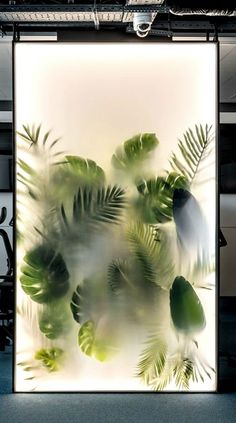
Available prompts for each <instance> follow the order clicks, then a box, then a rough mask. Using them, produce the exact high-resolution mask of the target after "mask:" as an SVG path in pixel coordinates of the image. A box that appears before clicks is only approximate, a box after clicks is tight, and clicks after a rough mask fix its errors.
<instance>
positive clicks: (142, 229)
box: [127, 222, 159, 283]
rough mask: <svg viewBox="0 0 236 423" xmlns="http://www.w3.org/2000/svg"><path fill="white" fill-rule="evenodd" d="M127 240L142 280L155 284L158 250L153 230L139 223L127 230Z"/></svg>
mask: <svg viewBox="0 0 236 423" xmlns="http://www.w3.org/2000/svg"><path fill="white" fill-rule="evenodd" d="M127 238H128V241H129V245H130V250H131V251H132V253H133V254H134V256H135V257H136V259H137V261H138V263H139V265H140V267H141V269H142V273H143V275H144V278H145V279H146V281H149V282H151V283H156V278H157V271H156V258H157V255H158V250H159V248H158V243H157V242H156V239H155V231H154V229H153V228H152V227H151V226H148V225H143V224H142V223H140V222H139V223H136V224H135V225H132V226H131V227H130V228H129V230H128V232H127Z"/></svg>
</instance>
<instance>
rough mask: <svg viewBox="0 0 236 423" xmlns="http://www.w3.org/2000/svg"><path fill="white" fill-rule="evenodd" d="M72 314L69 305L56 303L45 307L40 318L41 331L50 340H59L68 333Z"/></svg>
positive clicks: (60, 302)
mask: <svg viewBox="0 0 236 423" xmlns="http://www.w3.org/2000/svg"><path fill="white" fill-rule="evenodd" d="M69 328H70V314H69V310H68V309H67V305H66V304H64V302H62V301H59V302H58V301H54V302H52V303H50V304H48V305H45V306H44V309H43V311H42V312H41V313H40V316H39V329H40V330H41V332H42V333H44V335H45V336H46V337H47V338H48V339H57V338H59V337H60V336H64V335H65V334H66V333H68V330H69Z"/></svg>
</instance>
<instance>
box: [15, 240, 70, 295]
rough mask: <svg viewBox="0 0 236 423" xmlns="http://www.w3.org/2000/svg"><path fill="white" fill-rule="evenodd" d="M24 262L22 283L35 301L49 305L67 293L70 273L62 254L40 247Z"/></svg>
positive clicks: (30, 252) (28, 254)
mask: <svg viewBox="0 0 236 423" xmlns="http://www.w3.org/2000/svg"><path fill="white" fill-rule="evenodd" d="M24 262H25V265H23V266H22V267H21V272H22V275H21V277H20V282H21V286H22V289H23V290H24V292H25V293H26V294H27V295H29V296H30V297H31V299H32V300H33V301H36V302H37V303H49V302H51V301H53V300H54V299H56V298H60V297H63V296H64V295H65V294H66V293H67V291H68V289H69V273H68V270H67V267H66V264H65V262H64V260H63V258H62V256H61V254H60V253H57V252H55V251H54V250H53V249H52V248H50V247H48V246H46V245H40V246H38V247H36V248H34V249H33V250H31V251H29V252H28V253H27V254H26V255H25V257H24Z"/></svg>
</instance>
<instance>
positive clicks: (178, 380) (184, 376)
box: [173, 358, 194, 390]
mask: <svg viewBox="0 0 236 423" xmlns="http://www.w3.org/2000/svg"><path fill="white" fill-rule="evenodd" d="M173 373H174V377H175V384H176V386H177V387H178V388H179V389H185V390H189V382H190V380H191V379H193V377H194V366H193V363H192V361H191V360H190V359H189V358H183V359H181V360H180V362H179V363H178V364H177V365H176V367H175V368H174V372H173Z"/></svg>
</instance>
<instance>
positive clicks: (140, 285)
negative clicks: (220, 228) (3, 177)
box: [14, 42, 217, 392]
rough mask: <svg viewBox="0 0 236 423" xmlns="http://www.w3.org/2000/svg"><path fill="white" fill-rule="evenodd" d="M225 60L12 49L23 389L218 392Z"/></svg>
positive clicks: (137, 51)
mask: <svg viewBox="0 0 236 423" xmlns="http://www.w3.org/2000/svg"><path fill="white" fill-rule="evenodd" d="M216 60H217V59H216V46H215V45H214V44H212V43H211V44H207V43H202V44H201V43H183V44H182V43H173V44H167V43H163V44H162V43H157V44H154V43H150V44H149V43H145V44H143V43H140V44H139V43H135V44H132V43H124V44H119V43H116V44H111V43H108V44H105V43H96V44H93V43H73V44H72V43H71V44H70V43H64V44H63V43H24V42H21V43H17V44H16V45H15V119H16V130H17V132H16V156H17V164H16V166H17V192H16V204H17V294H16V295H17V312H16V323H17V328H16V357H15V382H14V383H15V390H16V391H24V392H28V391H163V390H167V391H214V390H215V388H216V373H215V371H216V357H215V355H216V343H215V332H216V321H215V234H216V201H215V199H216V191H215V186H216V177H215V131H216V121H215V119H216V101H217V99H216Z"/></svg>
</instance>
